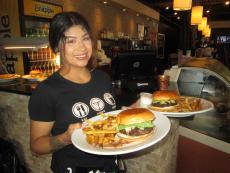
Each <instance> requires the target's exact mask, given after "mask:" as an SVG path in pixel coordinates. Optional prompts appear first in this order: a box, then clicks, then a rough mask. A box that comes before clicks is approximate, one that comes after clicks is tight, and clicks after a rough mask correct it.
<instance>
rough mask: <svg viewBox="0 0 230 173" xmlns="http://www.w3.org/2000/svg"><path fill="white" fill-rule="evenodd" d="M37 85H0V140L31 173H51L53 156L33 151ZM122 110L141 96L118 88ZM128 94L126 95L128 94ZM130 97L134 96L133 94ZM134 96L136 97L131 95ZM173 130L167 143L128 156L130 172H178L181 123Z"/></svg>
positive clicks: (173, 123)
mask: <svg viewBox="0 0 230 173" xmlns="http://www.w3.org/2000/svg"><path fill="white" fill-rule="evenodd" d="M36 86H37V84H36V83H28V82H25V81H24V80H23V79H17V80H16V81H14V82H12V83H8V84H6V83H4V84H0V137H1V138H3V139H6V140H8V141H10V142H12V143H13V144H14V146H15V148H16V151H17V153H18V155H19V158H20V160H21V161H22V163H23V164H25V165H26V167H27V169H28V172H30V173H39V172H41V173H44V172H45V173H49V172H51V171H50V160H51V155H50V154H48V155H42V156H37V155H35V154H33V153H32V152H31V151H30V146H29V136H30V134H29V128H30V125H29V124H30V123H29V122H30V120H29V115H28V110H27V108H28V101H29V97H30V95H31V93H32V91H33V89H34V88H35V87H36ZM116 93H117V94H116V95H117V96H116V99H117V103H118V109H119V108H120V107H121V106H123V105H125V106H127V105H128V104H130V103H132V102H134V101H135V100H136V99H137V98H138V95H137V94H136V93H135V94H132V93H130V92H124V91H123V92H121V90H120V89H119V88H116ZM124 93H126V96H125V94H124ZM129 94H130V95H129ZM131 95H132V96H131ZM170 121H171V129H170V132H169V133H168V134H167V136H166V137H165V138H163V140H161V141H159V142H158V143H157V144H155V145H153V146H152V147H149V148H147V149H145V150H142V151H138V152H134V153H131V154H124V155H121V157H122V158H123V159H124V161H125V163H126V167H127V170H128V171H127V172H128V173H129V172H130V173H139V172H145V173H150V172H151V173H152V172H158V173H174V172H175V171H176V158H177V143H178V137H179V121H178V120H177V119H171V120H170Z"/></svg>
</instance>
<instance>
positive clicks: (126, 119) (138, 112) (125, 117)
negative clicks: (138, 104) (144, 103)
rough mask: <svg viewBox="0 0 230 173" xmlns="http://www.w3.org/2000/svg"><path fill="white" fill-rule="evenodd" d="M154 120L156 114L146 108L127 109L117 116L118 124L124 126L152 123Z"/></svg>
mask: <svg viewBox="0 0 230 173" xmlns="http://www.w3.org/2000/svg"><path fill="white" fill-rule="evenodd" d="M154 119H155V115H154V113H153V112H151V111H150V110H148V109H145V108H133V109H126V110H124V111H121V112H120V113H119V114H118V115H117V122H118V124H124V125H129V124H134V123H142V122H145V121H152V120H154Z"/></svg>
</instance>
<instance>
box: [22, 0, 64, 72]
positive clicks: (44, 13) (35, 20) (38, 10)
mask: <svg viewBox="0 0 230 173" xmlns="http://www.w3.org/2000/svg"><path fill="white" fill-rule="evenodd" d="M62 11H63V9H62V6H61V5H58V4H52V3H48V2H39V1H34V0H19V14H20V29H21V35H22V37H28V38H31V37H32V38H47V40H48V34H49V26H50V21H51V19H52V17H53V16H54V15H55V14H57V13H59V12H62ZM23 62H24V73H25V74H28V73H29V71H31V70H40V71H42V72H44V73H53V72H54V71H55V70H56V69H57V68H58V66H59V65H60V60H59V59H57V58H56V56H55V54H54V53H53V52H52V51H51V49H50V48H49V47H44V48H40V49H38V50H35V51H34V50H30V51H27V52H24V53H23Z"/></svg>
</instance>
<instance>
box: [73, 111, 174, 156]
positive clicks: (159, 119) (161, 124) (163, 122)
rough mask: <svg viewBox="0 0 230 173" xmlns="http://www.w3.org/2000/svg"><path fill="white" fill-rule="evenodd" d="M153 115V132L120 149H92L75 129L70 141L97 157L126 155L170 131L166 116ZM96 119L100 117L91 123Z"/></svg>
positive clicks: (149, 144)
mask: <svg viewBox="0 0 230 173" xmlns="http://www.w3.org/2000/svg"><path fill="white" fill-rule="evenodd" d="M120 111H121V110H117V111H113V112H108V113H107V114H112V115H116V114H118V113H119V112H120ZM155 115H156V119H155V121H154V124H155V126H156V129H155V132H154V133H153V134H152V135H151V136H150V137H149V138H147V139H146V140H143V141H142V142H138V143H130V144H124V145H122V146H121V147H117V148H99V147H94V146H92V145H90V144H88V143H87V141H86V135H85V134H84V133H83V131H82V130H81V129H77V130H75V131H74V132H73V134H72V136H71V140H72V143H73V145H74V146H75V147H77V148H78V149H80V150H82V151H84V152H87V153H92V154H97V155H120V154H127V153H131V152H135V151H139V150H143V149H145V148H147V147H150V146H152V145H154V144H156V143H157V142H159V141H160V140H162V139H163V138H164V137H165V136H166V135H167V133H168V132H169V130H170V126H171V123H170V121H169V119H168V118H167V117H166V116H164V115H162V114H161V113H155ZM98 119H100V116H96V117H93V118H92V120H93V121H96V120H98Z"/></svg>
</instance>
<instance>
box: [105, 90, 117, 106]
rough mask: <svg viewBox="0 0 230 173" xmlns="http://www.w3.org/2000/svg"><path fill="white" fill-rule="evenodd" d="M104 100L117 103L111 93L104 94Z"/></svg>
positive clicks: (111, 103)
mask: <svg viewBox="0 0 230 173" xmlns="http://www.w3.org/2000/svg"><path fill="white" fill-rule="evenodd" d="M104 100H105V101H106V103H108V104H110V105H115V103H116V102H115V100H114V98H113V96H112V95H111V94H110V93H105V94H104Z"/></svg>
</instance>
